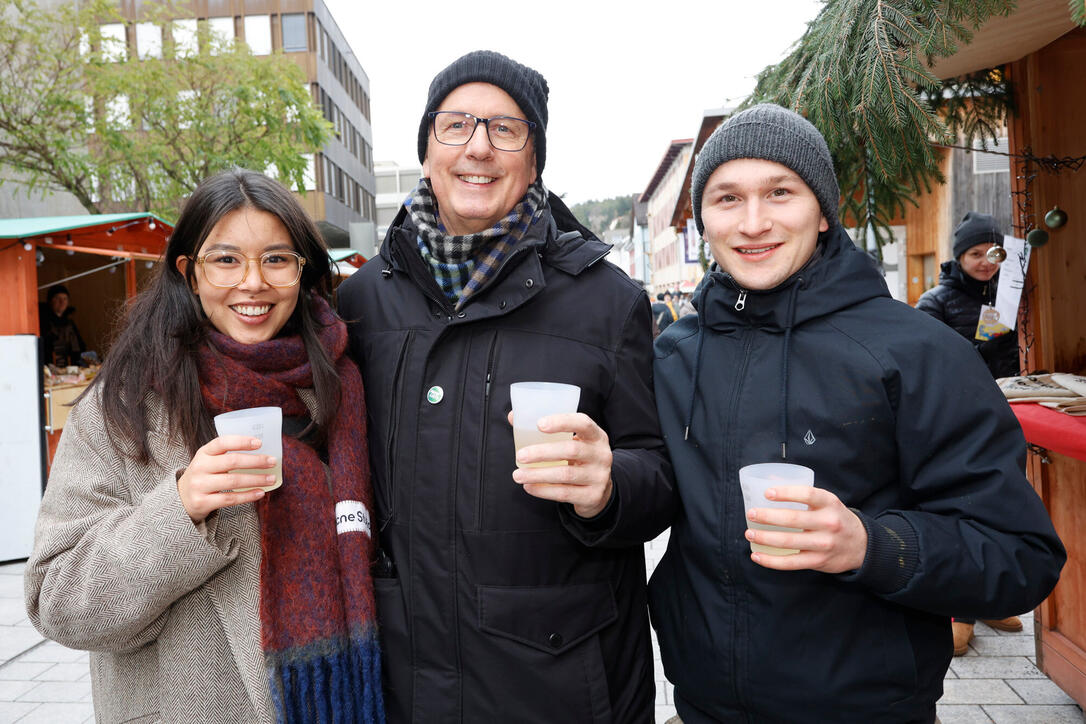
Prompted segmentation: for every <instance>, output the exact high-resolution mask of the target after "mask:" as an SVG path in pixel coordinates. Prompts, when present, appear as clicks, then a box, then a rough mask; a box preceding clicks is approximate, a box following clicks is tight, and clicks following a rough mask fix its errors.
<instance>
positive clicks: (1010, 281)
mask: <svg viewBox="0 0 1086 724" xmlns="http://www.w3.org/2000/svg"><path fill="white" fill-rule="evenodd" d="M1003 248H1004V249H1005V250H1006V252H1007V259H1006V261H1004V262H1003V264H1001V265H1000V267H999V286H998V287H996V300H995V311H996V313H997V314H998V315H999V316H998V317H997V319H996V321H998V322H999V324H1001V325H1003V326H1004V327H1007V328H1008V329H1014V326H1015V324H1017V322H1018V304H1019V302H1021V301H1022V288H1023V287H1024V286H1025V284H1026V269H1028V268H1029V252H1030V246H1029V244H1027V243H1026V241H1025V239H1018V238H1016V237H1013V236H1010V235H1006V236H1004V237H1003Z"/></svg>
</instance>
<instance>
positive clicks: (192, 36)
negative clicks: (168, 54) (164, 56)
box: [170, 18, 200, 58]
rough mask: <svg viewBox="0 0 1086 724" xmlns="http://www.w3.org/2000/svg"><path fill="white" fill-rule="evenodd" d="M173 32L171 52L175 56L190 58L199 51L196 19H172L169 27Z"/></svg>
mask: <svg viewBox="0 0 1086 724" xmlns="http://www.w3.org/2000/svg"><path fill="white" fill-rule="evenodd" d="M170 31H171V33H172V34H173V52H174V56H175V57H177V58H191V57H192V56H194V55H196V54H197V53H199V52H200V45H199V43H198V41H197V39H196V37H197V36H196V21H195V20H193V19H191V18H186V19H183V20H174V21H173V24H172V26H171V28H170Z"/></svg>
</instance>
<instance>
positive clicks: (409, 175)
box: [400, 171, 419, 192]
mask: <svg viewBox="0 0 1086 724" xmlns="http://www.w3.org/2000/svg"><path fill="white" fill-rule="evenodd" d="M418 183H419V174H418V171H400V188H401V189H402V190H403V191H404V192H407V191H410V190H411V189H413V188H415V186H417V185H418Z"/></svg>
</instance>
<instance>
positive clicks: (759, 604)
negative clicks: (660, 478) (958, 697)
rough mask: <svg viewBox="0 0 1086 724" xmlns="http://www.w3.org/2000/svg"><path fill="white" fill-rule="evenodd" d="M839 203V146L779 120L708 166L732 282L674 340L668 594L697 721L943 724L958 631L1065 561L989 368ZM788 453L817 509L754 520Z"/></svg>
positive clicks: (710, 144)
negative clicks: (917, 296)
mask: <svg viewBox="0 0 1086 724" xmlns="http://www.w3.org/2000/svg"><path fill="white" fill-rule="evenodd" d="M839 195H840V194H839V190H838V185H837V181H836V177H835V175H834V170H833V162H832V160H831V157H830V153H829V150H828V148H827V146H826V143H825V140H824V139H823V138H822V136H821V134H819V132H818V131H817V129H815V127H814V126H813V125H811V124H810V123H809V122H807V121H806V120H804V119H803V118H802V117H800V116H799V115H797V114H795V113H793V112H791V111H788V110H786V109H784V108H781V107H779V106H774V105H761V106H756V107H754V108H751V109H748V110H746V111H743V112H741V113H739V114H736V115H735V116H733V117H732V118H730V119H729V120H728V121H727V122H725V123H724V124H723V125H722V126H721V127H720V128H719V129H717V131H716V132H714V134H713V135H712V136H711V137H710V139H709V140H708V141H707V142H706V144H705V147H704V148H703V149H702V151H701V153H700V154H699V155H698V157H697V160H696V162H695V166H694V172H693V176H692V188H691V200H692V203H693V208H694V219H695V222H696V223H697V226H698V229H699V231H701V232H702V234H703V236H704V237H705V239H706V240H707V241H708V242H709V244H710V246H711V248H712V252H713V257H714V259H715V260H716V263H717V267H716V268H715V269H713V270H710V272H709V273H708V274H707V275H706V277H705V279H704V280H703V281H702V283H701V285H700V289H699V291H698V294H697V296H696V298H695V305H696V306H697V310H698V313H697V315H696V316H695V315H690V316H686V317H681V318H680V319H679V320H678V321H677V322H675V323H674V324H673V325H671V327H670V328H669V329H668V330H667V332H665V333H664V334H662V335H661V336H660V337H659V338H658V340H657V343H656V367H655V376H654V380H655V385H656V396H657V403H658V407H659V411H660V422H661V426H662V429H663V432H664V439H665V441H666V442H667V446H668V451H669V452H670V454H671V459H672V463H673V465H674V467H675V474H676V481H677V484H678V487H679V493H680V496H679V497H680V500H681V507H680V511H679V513H678V515H677V517H676V520H675V522H674V524H673V526H672V530H671V536H670V541H669V547H668V551H667V553H666V555H665V556H664V558H663V560H662V561H661V563H660V565H659V567H658V568H657V569H656V572H655V573H654V575H653V578H652V582H651V584H650V600H651V608H652V617H653V623H654V625H655V626H656V629H657V633H658V636H659V640H660V647H661V650H662V653H663V659H664V671H665V673H666V674H667V676H668V678H669V679H670V680H671V681H672V682H674V684H675V700H676V707H677V709H678V712H679V715H680V716H681V718H682V720H683V721H684V722H685V724H694V723H696V722H715V721H758V722H762V721H766V722H777V721H781V722H807V721H812V722H813V721H832V722H872V721H878V722H931V721H933V720H934V719H935V703H936V701H937V700H938V699H939V697H940V696H941V695H942V681H943V676H944V675H945V673H946V670H947V667H948V665H949V662H950V657H951V635H950V619H949V617H950V616H951V615H955V614H957V615H974V616H980V617H984V618H1001V617H1004V616H1008V615H1011V614H1016V613H1021V612H1023V611H1026V610H1029V609H1030V608H1032V607H1033V606H1035V605H1037V604H1038V603H1039V602H1040V601H1041V600H1042V599H1043V598H1044V597H1045V595H1047V594H1048V592H1049V591H1050V590H1051V589H1052V587H1053V586H1054V585H1055V583H1056V580H1057V578H1058V575H1059V571H1060V568H1061V566H1062V565H1063V562H1064V560H1065V553H1064V550H1063V547H1062V545H1061V544H1060V541H1059V539H1058V538H1057V536H1056V533H1055V531H1054V530H1053V528H1052V525H1051V522H1050V520H1049V518H1048V515H1047V513H1046V511H1045V509H1044V506H1043V505H1042V503H1041V501H1040V499H1039V498H1038V497H1037V495H1036V494H1035V493H1034V492H1033V490H1032V489H1031V488H1030V486H1029V483H1028V482H1027V481H1026V479H1025V477H1024V475H1023V472H1022V471H1023V464H1024V460H1025V441H1024V440H1023V438H1022V433H1021V430H1020V428H1019V426H1018V424H1017V421H1016V420H1015V417H1014V415H1013V414H1012V413H1011V411H1010V409H1009V407H1008V405H1007V403H1006V401H1005V400H1004V399H1003V397H1002V395H1001V394H1000V392H999V390H998V388H996V386H995V385H993V384H992V382H991V379H990V377H989V376H988V375H987V373H986V371H985V370H984V367H983V364H982V363H981V360H980V359H979V358H978V357H977V355H976V354H975V353H974V352H973V350H972V349H971V348H970V346H969V345H968V344H967V343H966V342H965V341H964V340H963V339H961V337H960V336H958V335H957V334H955V333H954V332H953V331H951V330H950V329H948V328H946V327H945V326H944V325H942V324H939V323H938V322H936V321H935V320H933V319H931V318H930V317H928V316H926V315H924V314H921V313H918V312H917V311H916V310H913V309H910V308H909V307H908V306H906V305H904V304H901V303H899V302H896V301H894V300H893V299H891V298H890V295H889V293H888V291H887V289H886V284H885V283H884V281H883V279H882V277H881V275H880V274H879V273H878V271H877V270H876V269H875V267H874V265H873V264H872V262H871V260H870V258H869V257H868V256H867V254H865V253H864V252H863V251H861V250H860V249H858V248H857V247H856V246H855V245H854V244H853V243H852V241H851V240H850V239H849V238H848V236H847V234H846V233H845V231H844V229H843V228H842V226H841V223H840V221H839V220H838V218H837V206H838V200H839ZM948 370H953V371H954V373H955V374H953V375H951V374H948V373H947V372H948ZM773 461H783V462H789V463H797V464H800V465H805V466H807V467H810V468H812V469H813V470H814V474H815V485H814V487H813V488H801V487H787V486H784V485H781V486H778V487H777V488H776V489H775V490H771V491H770V493H769V497H771V498H776V499H778V500H790V501H795V502H799V503H803V504H806V505H807V506H809V508H808V509H807V510H780V509H772V510H771V509H768V508H760V509H755V510H752V511H751V512H750V513H749V514H748V515H746V516H745V515H744V508H743V501H742V496H741V494H740V488H739V481H738V471H739V469H740V468H741V467H743V466H745V465H750V464H753V463H764V462H773ZM748 521H750V522H757V523H761V524H766V525H775V526H783V527H787V528H792V529H798V532H782V531H768V530H758V531H752V530H749V529H748ZM751 542H755V543H760V544H763V545H766V546H773V547H777V548H786V549H798V551H799V552H798V553H796V554H794V555H769V554H767V553H752V552H751V549H750V543H751Z"/></svg>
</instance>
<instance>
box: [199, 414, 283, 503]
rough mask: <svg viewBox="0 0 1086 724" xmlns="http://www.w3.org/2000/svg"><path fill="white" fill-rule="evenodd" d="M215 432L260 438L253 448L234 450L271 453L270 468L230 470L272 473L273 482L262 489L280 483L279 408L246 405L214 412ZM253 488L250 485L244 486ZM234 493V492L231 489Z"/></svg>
mask: <svg viewBox="0 0 1086 724" xmlns="http://www.w3.org/2000/svg"><path fill="white" fill-rule="evenodd" d="M215 432H217V433H219V435H248V436H249V437H256V438H260V443H261V444H260V447H259V448H257V449H256V450H234V451H231V452H240V453H245V454H248V455H271V456H272V457H274V458H275V467H272V468H238V469H237V470H231V471H230V472H232V473H251V474H253V475H273V474H274V475H275V482H274V483H273V484H272V485H268V486H266V487H265V486H259V487H261V489H263V490H265V491H268V490H275V489H276V488H278V487H279V486H280V485H282V484H283V410H282V409H280V408H278V407H248V408H246V409H244V410H234V411H232V412H224V413H222V414H221V415H215ZM243 490H252V488H243ZM234 492H237V491H234Z"/></svg>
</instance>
